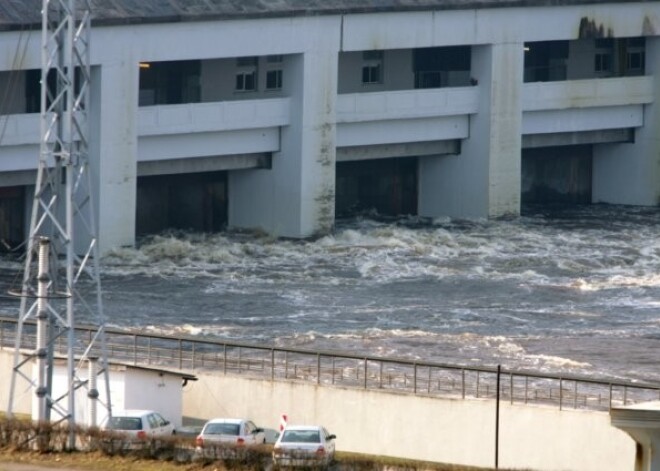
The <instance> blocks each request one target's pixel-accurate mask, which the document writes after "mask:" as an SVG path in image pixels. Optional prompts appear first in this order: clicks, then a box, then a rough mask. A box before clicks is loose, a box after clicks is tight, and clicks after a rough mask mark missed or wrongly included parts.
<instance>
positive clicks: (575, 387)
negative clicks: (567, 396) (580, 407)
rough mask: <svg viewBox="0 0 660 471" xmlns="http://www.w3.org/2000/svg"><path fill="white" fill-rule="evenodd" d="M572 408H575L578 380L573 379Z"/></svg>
mask: <svg viewBox="0 0 660 471" xmlns="http://www.w3.org/2000/svg"><path fill="white" fill-rule="evenodd" d="M573 395H574V397H573V409H577V396H578V382H577V380H575V386H574V388H573Z"/></svg>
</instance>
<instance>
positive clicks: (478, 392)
mask: <svg viewBox="0 0 660 471" xmlns="http://www.w3.org/2000/svg"><path fill="white" fill-rule="evenodd" d="M477 399H479V371H477Z"/></svg>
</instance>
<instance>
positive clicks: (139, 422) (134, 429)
mask: <svg viewBox="0 0 660 471" xmlns="http://www.w3.org/2000/svg"><path fill="white" fill-rule="evenodd" d="M101 429H102V430H107V431H112V432H116V433H118V434H120V435H122V437H126V438H127V439H128V440H129V441H140V440H150V439H153V438H163V437H167V436H170V435H174V434H175V433H176V430H175V429H174V425H173V424H172V423H171V422H170V421H169V420H167V419H165V418H164V417H163V416H162V415H160V414H159V413H158V412H156V411H152V410H137V409H130V410H124V411H116V412H114V413H113V414H112V417H111V418H110V419H106V420H105V421H104V422H103V424H101Z"/></svg>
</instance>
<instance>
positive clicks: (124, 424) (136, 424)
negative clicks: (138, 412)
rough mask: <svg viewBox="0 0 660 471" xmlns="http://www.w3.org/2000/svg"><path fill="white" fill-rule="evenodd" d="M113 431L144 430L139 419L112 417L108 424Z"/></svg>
mask: <svg viewBox="0 0 660 471" xmlns="http://www.w3.org/2000/svg"><path fill="white" fill-rule="evenodd" d="M108 428H109V429H111V430H142V419H141V418H139V417H112V418H111V419H110V421H109V422H108Z"/></svg>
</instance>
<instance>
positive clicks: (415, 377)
mask: <svg viewBox="0 0 660 471" xmlns="http://www.w3.org/2000/svg"><path fill="white" fill-rule="evenodd" d="M413 393H414V394H417V363H413Z"/></svg>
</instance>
